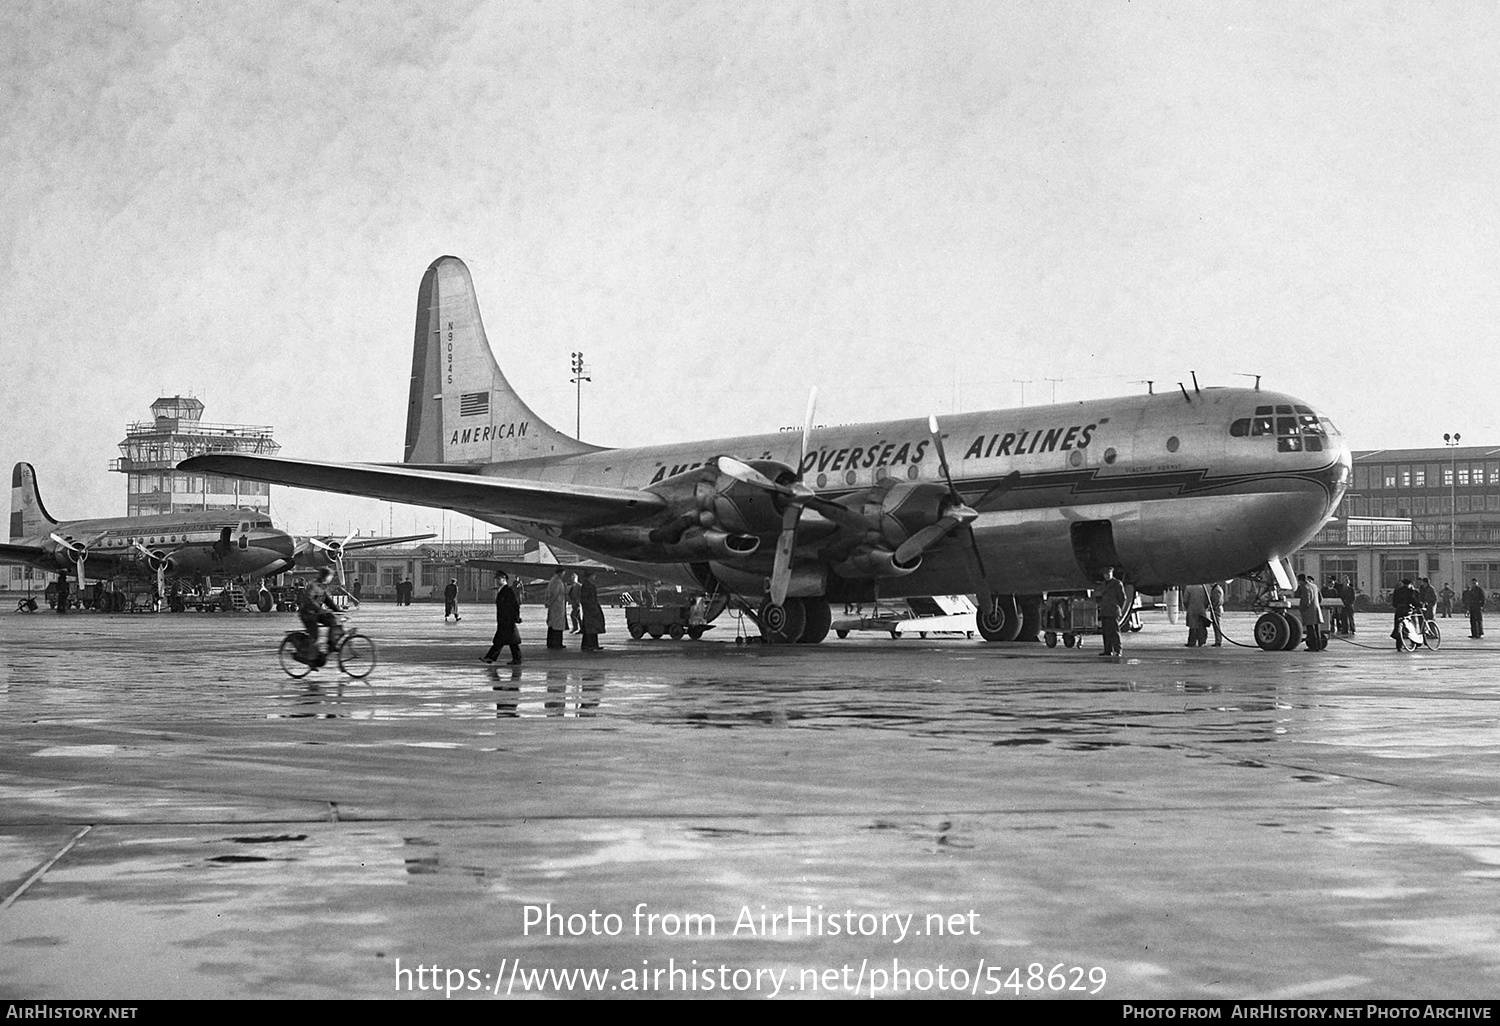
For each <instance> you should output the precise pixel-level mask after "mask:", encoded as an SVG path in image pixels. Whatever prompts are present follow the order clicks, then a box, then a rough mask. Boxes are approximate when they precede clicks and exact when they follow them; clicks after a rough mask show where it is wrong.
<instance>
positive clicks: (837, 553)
mask: <svg viewBox="0 0 1500 1026" xmlns="http://www.w3.org/2000/svg"><path fill="white" fill-rule="evenodd" d="M1257 385H1258V382H1257ZM812 421H813V404H812V403H811V402H809V405H808V413H807V417H806V420H805V422H804V425H803V428H802V430H801V432H800V433H799V432H782V433H777V434H762V435H747V436H742V437H736V438H721V439H716V440H712V441H705V442H689V443H681V442H679V443H671V444H666V445H655V446H647V447H642V448H632V449H608V448H603V447H600V446H597V445H591V444H588V443H585V442H582V441H580V440H577V439H574V438H571V437H569V436H568V435H565V434H563V433H562V432H561V431H559V430H557V429H556V428H554V427H552V426H551V425H549V424H547V423H545V422H544V421H542V420H541V418H539V417H538V416H537V415H536V414H535V413H534V412H532V410H531V409H530V407H528V406H527V405H526V403H525V402H524V401H523V400H522V399H521V398H520V397H519V396H518V395H517V394H516V393H515V391H514V390H513V389H512V388H511V386H510V384H509V382H507V381H506V379H505V376H504V375H503V374H502V373H501V371H500V367H499V364H498V363H497V362H496V360H495V356H494V353H493V351H492V349H491V346H490V344H489V341H488V339H487V338H486V336H485V332H484V326H483V324H482V322H481V321H480V316H479V304H478V300H477V299H476V297H475V293H474V285H473V281H472V279H471V278H470V275H469V271H468V268H467V267H465V266H464V263H463V262H462V261H461V260H459V259H457V258H456V257H451V256H445V257H441V258H439V259H438V260H436V261H434V262H433V264H432V265H431V266H430V267H428V269H427V273H426V275H425V276H424V277H423V279H422V283H421V287H420V290H419V292H418V298H417V323H416V334H415V340H414V347H413V356H412V373H411V391H410V398H409V402H408V406H407V420H406V445H405V456H404V460H403V462H402V463H399V464H377V463H355V464H348V463H328V462H315V461H307V460H295V459H287V458H282V457H270V456H250V455H233V454H212V455H204V456H196V457H193V458H191V459H189V460H186V461H185V462H183V463H182V464H181V467H182V469H184V470H191V471H193V472H195V473H220V474H227V475H232V476H235V477H243V478H249V479H252V480H260V481H268V482H271V483H273V484H282V485H291V486H294V487H300V488H313V489H319V490H323V491H330V492H342V493H345V494H349V495H362V496H373V497H377V498H381V499H386V500H388V501H392V502H403V503H410V504H414V505H422V506H432V507H436V508H443V509H452V510H455V511H457V512H460V513H464V514H467V515H469V516H472V517H475V518H477V519H481V520H485V521H488V522H490V523H493V524H497V525H499V526H501V527H505V528H507V529H509V530H512V531H516V532H519V533H521V534H524V535H528V536H530V537H533V538H537V539H540V540H543V541H545V542H547V543H548V544H552V545H559V544H560V545H563V546H564V547H567V548H570V549H572V550H574V551H576V552H578V553H580V554H583V555H586V556H592V557H596V558H598V559H601V560H603V561H605V562H608V563H610V564H612V565H614V566H617V567H620V568H622V569H635V570H638V571H639V572H640V573H642V574H644V575H648V576H650V577H652V578H655V579H660V580H664V581H668V582H675V583H681V584H684V585H691V586H696V587H699V588H703V589H705V590H706V591H707V592H708V593H709V594H710V595H713V596H716V597H717V599H718V601H716V602H715V603H714V605H713V606H712V607H711V609H712V612H713V614H714V615H717V613H718V612H720V611H722V609H723V608H724V605H725V603H726V602H727V601H728V600H729V598H730V597H731V596H732V597H734V598H735V599H737V600H738V601H739V602H740V603H742V604H745V605H747V606H748V608H750V609H751V610H752V612H753V614H754V615H755V616H756V618H757V620H758V621H759V623H760V625H761V629H762V631H763V633H764V634H765V635H766V637H767V638H768V639H769V640H772V641H781V642H803V643H812V642H818V641H821V640H823V638H824V637H825V636H826V635H827V633H828V629H829V625H830V622H831V619H832V614H831V610H830V603H831V602H832V603H841V602H871V601H873V600H874V599H875V598H876V597H877V595H878V596H879V597H890V598H895V597H901V596H906V595H945V594H955V593H960V592H967V593H970V594H974V595H976V598H977V606H978V609H979V613H978V615H977V621H978V622H977V626H978V628H979V631H980V633H981V634H982V635H983V636H984V637H985V638H986V639H988V640H991V641H1010V640H1014V639H1016V638H1017V637H1020V636H1030V637H1034V636H1035V633H1036V630H1037V623H1036V620H1037V616H1038V612H1037V610H1038V607H1039V603H1038V602H1037V601H1034V600H1035V599H1036V598H1037V597H1039V596H1040V595H1041V594H1042V593H1044V592H1047V593H1058V592H1082V591H1085V590H1087V589H1090V588H1092V587H1093V586H1094V585H1095V584H1096V583H1097V582H1098V581H1099V580H1100V579H1101V576H1102V570H1103V568H1104V567H1106V566H1112V567H1114V568H1115V570H1116V574H1117V576H1119V577H1121V578H1122V579H1123V580H1125V581H1126V582H1127V583H1130V584H1134V585H1135V586H1136V587H1137V588H1138V589H1139V590H1142V591H1154V590H1160V589H1161V588H1162V587H1165V586H1168V585H1172V584H1184V583H1196V582H1203V581H1212V580H1224V579H1228V578H1231V577H1235V576H1250V577H1257V578H1262V579H1264V578H1265V577H1267V576H1270V577H1274V578H1275V579H1277V580H1278V581H1281V582H1282V583H1289V577H1288V567H1287V564H1286V558H1287V557H1288V556H1290V555H1291V554H1292V553H1293V552H1295V551H1296V550H1297V549H1298V548H1300V547H1301V546H1302V545H1304V544H1306V542H1307V541H1308V540H1309V539H1311V538H1312V537H1313V535H1314V534H1316V533H1317V531H1318V529H1319V528H1320V527H1321V526H1322V525H1323V524H1324V523H1325V522H1326V521H1327V520H1328V518H1329V517H1330V516H1331V515H1332V513H1333V510H1334V509H1335V508H1336V507H1337V505H1338V503H1339V500H1340V499H1341V498H1342V496H1343V494H1344V490H1345V489H1346V488H1347V486H1348V482H1349V477H1350V454H1349V449H1348V447H1347V445H1346V444H1345V442H1344V440H1343V438H1342V436H1341V435H1340V434H1339V432H1338V431H1337V430H1336V429H1335V428H1334V426H1333V424H1332V423H1331V422H1330V421H1329V420H1328V418H1327V417H1325V416H1323V415H1322V414H1320V413H1319V412H1318V411H1316V410H1314V409H1313V408H1312V407H1311V406H1309V405H1308V404H1307V403H1305V402H1303V401H1302V400H1300V399H1297V398H1294V397H1292V396H1289V395H1283V394H1278V393H1274V392H1269V391H1262V390H1261V389H1260V388H1259V387H1256V388H1254V389H1247V388H1203V389H1199V388H1198V387H1197V385H1196V382H1195V384H1194V386H1193V388H1192V390H1191V391H1190V390H1189V389H1188V388H1186V387H1185V386H1179V390H1178V391H1177V392H1173V393H1161V394H1154V395H1153V394H1147V395H1133V396H1126V397H1122V398H1115V399H1100V400H1091V401H1087V402H1076V403H1062V404H1055V405H1051V406H1030V407H1025V408H1022V409H1013V410H991V411H985V412H980V413H964V414H955V415H953V416H950V417H947V418H946V419H945V420H944V422H943V423H942V424H941V425H939V424H938V421H937V419H936V418H934V417H929V418H927V419H926V420H920V419H915V420H896V421H876V422H871V423H867V424H850V425H840V426H838V427H827V428H816V429H814V427H813V423H812ZM1257 634H1258V636H1259V632H1257ZM1264 644H1265V642H1263V645H1264ZM1278 644H1279V642H1278ZM1266 647H1271V646H1269V645H1267V646H1266Z"/></svg>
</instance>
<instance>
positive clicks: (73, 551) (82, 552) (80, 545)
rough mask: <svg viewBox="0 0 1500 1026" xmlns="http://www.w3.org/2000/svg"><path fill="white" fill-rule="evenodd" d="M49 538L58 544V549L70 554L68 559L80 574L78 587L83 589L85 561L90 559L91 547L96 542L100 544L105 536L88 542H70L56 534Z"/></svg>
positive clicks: (101, 535)
mask: <svg viewBox="0 0 1500 1026" xmlns="http://www.w3.org/2000/svg"><path fill="white" fill-rule="evenodd" d="M48 537H49V538H51V539H52V540H53V541H54V542H56V543H57V545H58V547H59V548H61V549H62V550H63V551H64V552H66V553H67V554H68V558H69V559H71V560H72V561H73V566H74V568H75V569H76V571H77V574H78V578H77V580H78V585H79V587H82V586H83V564H84V561H85V560H87V559H88V558H89V548H90V547H91V546H93V545H94V544H95V543H96V542H98V541H99V540H100V539H101V538H103V537H104V535H103V534H100V535H97V536H95V537H93V538H90V539H89V540H88V541H86V542H76V541H70V540H69V539H67V538H64V537H63V536H62V535H60V534H57V533H55V532H54V533H52V534H50V535H48Z"/></svg>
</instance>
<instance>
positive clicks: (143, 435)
mask: <svg viewBox="0 0 1500 1026" xmlns="http://www.w3.org/2000/svg"><path fill="white" fill-rule="evenodd" d="M151 417H152V419H151V420H144V421H137V422H136V423H134V424H131V425H129V426H128V427H126V429H125V440H124V441H123V442H121V443H120V458H119V459H116V460H110V461H109V469H110V470H115V471H119V472H120V473H122V474H124V475H126V477H127V478H128V479H129V483H128V485H127V510H126V516H132V517H133V516H151V515H154V514H158V513H172V512H174V511H175V512H180V511H182V510H191V509H234V508H236V507H246V508H249V509H254V510H258V511H260V512H261V513H269V512H270V511H271V486H270V485H268V484H266V483H265V482H263V481H242V480H240V479H239V478H234V477H220V476H219V475H216V474H185V473H183V472H181V471H179V470H177V469H176V467H177V464H178V462H180V461H181V460H185V459H187V458H188V457H189V456H201V455H202V454H204V453H210V452H232V453H251V454H254V455H266V456H269V455H272V454H274V453H276V452H278V451H279V450H280V449H281V446H280V445H279V444H277V442H276V441H275V439H273V438H272V437H271V429H270V428H269V427H265V426H262V425H254V424H208V423H205V422H204V421H203V403H202V402H200V401H199V400H197V399H194V398H192V397H191V396H188V397H187V398H183V397H182V396H180V395H176V396H171V397H165V396H164V397H162V398H160V399H158V400H156V402H154V403H152V404H151Z"/></svg>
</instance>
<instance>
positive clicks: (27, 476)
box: [10, 463, 57, 539]
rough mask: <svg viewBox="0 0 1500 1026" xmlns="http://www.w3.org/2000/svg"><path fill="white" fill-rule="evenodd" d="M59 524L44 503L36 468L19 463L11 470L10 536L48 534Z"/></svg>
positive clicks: (28, 536) (28, 464)
mask: <svg viewBox="0 0 1500 1026" xmlns="http://www.w3.org/2000/svg"><path fill="white" fill-rule="evenodd" d="M56 526H57V521H56V520H53V519H52V517H51V516H49V515H48V513H47V507H46V506H43V505H42V495H41V493H40V492H38V491H37V487H36V468H34V467H33V466H32V465H31V464H30V463H17V464H16V466H15V469H13V470H12V471H11V472H10V536H11V538H13V539H14V538H31V537H34V536H36V535H39V534H47V533H48V532H50V531H51V530H52V529H53V528H54V527H56Z"/></svg>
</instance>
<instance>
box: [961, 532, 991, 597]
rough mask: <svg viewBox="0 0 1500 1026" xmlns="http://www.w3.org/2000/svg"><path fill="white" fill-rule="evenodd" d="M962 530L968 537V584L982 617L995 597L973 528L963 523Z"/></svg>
mask: <svg viewBox="0 0 1500 1026" xmlns="http://www.w3.org/2000/svg"><path fill="white" fill-rule="evenodd" d="M962 530H963V532H964V533H965V534H967V535H968V536H969V552H970V555H971V556H972V558H971V559H969V560H968V564H969V583H970V584H972V585H974V597H975V598H977V599H978V600H979V610H980V614H981V615H983V613H984V612H986V611H987V610H989V609H990V607H991V606H993V605H994V604H995V596H994V593H993V592H992V591H990V580H989V577H988V576H987V575H986V574H985V571H984V557H983V556H981V555H980V554H979V539H977V538H975V537H974V527H973V525H972V524H969V523H967V522H965V523H964V524H963V525H962Z"/></svg>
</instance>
